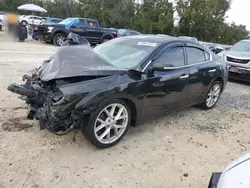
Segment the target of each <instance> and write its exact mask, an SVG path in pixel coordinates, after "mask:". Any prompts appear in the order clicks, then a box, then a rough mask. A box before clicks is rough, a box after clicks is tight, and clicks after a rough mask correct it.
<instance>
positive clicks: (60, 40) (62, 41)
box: [57, 36, 66, 46]
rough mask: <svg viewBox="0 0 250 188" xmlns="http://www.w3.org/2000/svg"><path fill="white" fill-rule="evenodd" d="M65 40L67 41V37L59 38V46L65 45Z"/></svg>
mask: <svg viewBox="0 0 250 188" xmlns="http://www.w3.org/2000/svg"><path fill="white" fill-rule="evenodd" d="M65 39H66V38H65V37H63V36H59V37H58V38H57V44H58V45H60V46H61V45H62V44H63V43H64V41H65Z"/></svg>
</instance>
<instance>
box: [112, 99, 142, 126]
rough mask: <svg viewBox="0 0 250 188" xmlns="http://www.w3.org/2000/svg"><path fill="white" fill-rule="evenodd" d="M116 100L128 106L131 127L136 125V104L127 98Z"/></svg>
mask: <svg viewBox="0 0 250 188" xmlns="http://www.w3.org/2000/svg"><path fill="white" fill-rule="evenodd" d="M117 99H120V100H122V101H124V102H125V103H126V104H127V105H128V106H129V108H130V110H131V125H132V126H135V125H136V123H137V117H138V114H137V108H136V104H135V103H134V101H133V100H131V99H129V98H117Z"/></svg>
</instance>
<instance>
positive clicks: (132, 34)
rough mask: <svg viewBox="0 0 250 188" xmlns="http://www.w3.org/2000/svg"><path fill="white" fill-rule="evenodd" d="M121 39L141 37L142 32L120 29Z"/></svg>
mask: <svg viewBox="0 0 250 188" xmlns="http://www.w3.org/2000/svg"><path fill="white" fill-rule="evenodd" d="M118 32H119V35H120V37H125V36H134V35H141V33H140V32H138V31H135V30H131V29H118Z"/></svg>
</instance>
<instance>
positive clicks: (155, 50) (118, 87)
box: [8, 35, 228, 148]
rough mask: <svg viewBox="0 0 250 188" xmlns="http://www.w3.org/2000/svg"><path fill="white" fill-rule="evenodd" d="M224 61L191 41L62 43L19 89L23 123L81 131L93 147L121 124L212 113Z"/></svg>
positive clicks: (117, 134)
mask: <svg viewBox="0 0 250 188" xmlns="http://www.w3.org/2000/svg"><path fill="white" fill-rule="evenodd" d="M227 77H228V69H227V63H226V62H225V61H224V60H222V59H221V58H219V57H218V56H216V55H215V54H214V53H212V52H211V51H210V50H208V49H205V48H204V47H203V46H202V45H200V44H198V43H195V42H193V41H191V40H181V39H178V38H175V37H165V36H157V35H154V36H151V35H142V36H130V37H120V38H116V39H114V40H111V41H108V42H106V43H103V44H100V45H98V46H97V47H95V48H93V49H92V48H91V47H90V46H89V45H74V46H70V47H69V46H67V45H63V46H61V47H60V48H59V50H58V51H57V53H56V54H55V55H54V56H53V57H52V58H51V59H50V60H48V61H45V62H44V64H43V65H42V67H40V68H39V69H37V72H36V73H34V74H32V76H25V77H24V80H26V83H25V84H22V85H16V84H13V85H10V86H9V88H8V89H9V90H10V91H12V92H14V93H17V94H19V95H23V96H26V97H23V99H24V100H26V103H27V104H29V105H30V107H29V111H28V112H29V113H28V117H29V118H30V119H33V118H36V119H38V120H39V122H40V127H41V128H43V129H45V128H47V129H48V130H49V131H50V132H52V133H55V134H67V133H69V132H70V131H72V130H75V129H81V130H82V132H83V134H84V135H86V137H87V139H88V140H89V141H90V142H91V143H92V144H94V145H95V146H96V147H99V148H107V147H110V146H112V145H114V144H116V143H118V142H119V141H120V140H121V139H122V138H123V136H124V135H125V134H126V133H127V130H128V128H129V125H131V124H132V125H135V124H138V123H140V122H142V121H143V120H146V119H152V118H153V117H155V116H159V115H164V113H166V112H168V111H169V110H174V109H179V108H181V107H182V108H183V107H189V106H193V105H199V106H200V107H201V108H203V109H206V110H208V109H211V108H213V107H214V106H215V105H216V103H217V101H218V99H219V97H220V95H221V93H222V92H223V90H224V88H225V87H226V84H227Z"/></svg>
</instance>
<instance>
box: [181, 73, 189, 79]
mask: <svg viewBox="0 0 250 188" xmlns="http://www.w3.org/2000/svg"><path fill="white" fill-rule="evenodd" d="M188 77H189V75H188V74H185V75H183V76H181V77H180V79H181V80H185V79H187V78H188Z"/></svg>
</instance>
